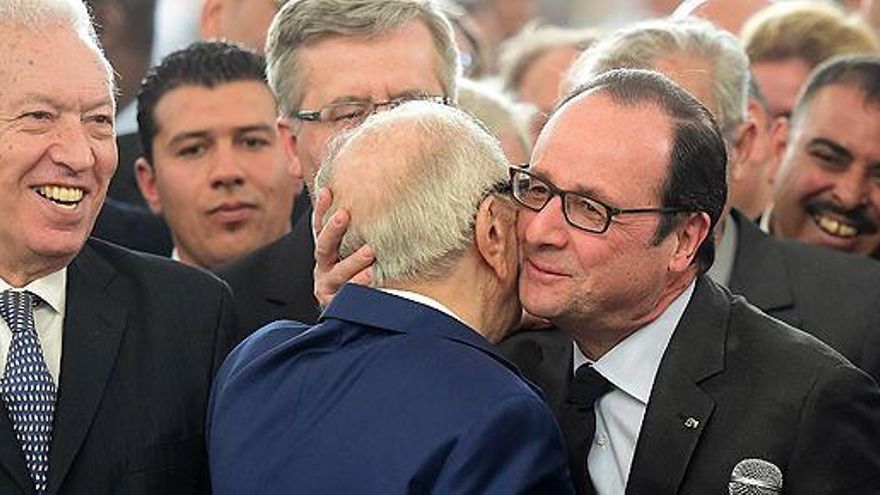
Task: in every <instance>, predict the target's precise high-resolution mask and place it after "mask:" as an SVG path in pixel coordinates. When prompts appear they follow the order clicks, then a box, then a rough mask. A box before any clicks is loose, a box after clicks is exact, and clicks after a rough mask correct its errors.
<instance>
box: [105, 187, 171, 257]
mask: <svg viewBox="0 0 880 495" xmlns="http://www.w3.org/2000/svg"><path fill="white" fill-rule="evenodd" d="M92 236H94V237H97V238H98V239H103V240H105V241H109V242H112V243H114V244H118V245H120V246H123V247H127V248H129V249H134V250H135V251H142V252H144V253H150V254H155V255H158V256H166V257H167V256H170V255H171V249H172V248H173V247H174V243H173V242H172V241H171V231H170V230H169V229H168V225H167V224H166V223H165V220H163V219H162V217H160V216H158V215H155V214H153V212H152V211H150V210H147V209H146V207H143V208H142V207H140V206H135V205H132V204H128V203H123V202H121V201H118V200H115V199H113V198H107V199H106V200H105V201H104V206H102V207H101V213H99V214H98V219H97V220H96V221H95V228H94V229H93V230H92Z"/></svg>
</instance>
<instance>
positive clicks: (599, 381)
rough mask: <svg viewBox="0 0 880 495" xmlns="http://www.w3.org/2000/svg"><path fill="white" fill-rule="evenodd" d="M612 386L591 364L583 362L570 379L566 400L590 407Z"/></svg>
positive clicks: (582, 406)
mask: <svg viewBox="0 0 880 495" xmlns="http://www.w3.org/2000/svg"><path fill="white" fill-rule="evenodd" d="M612 388H614V386H613V385H611V382H609V381H608V380H606V379H605V377H604V376H602V375H601V374H600V373H599V372H598V371H596V369H595V368H593V366H592V365H589V364H584V365H581V366H580V367H578V369H577V372H575V374H574V379H573V380H572V381H571V388H570V390H569V394H568V400H569V402H571V403H572V404H574V405H576V406H578V407H580V408H587V409H591V408H592V407H593V404H595V403H596V401H597V400H599V397H602V396H603V395H605V394H606V393H608V392H610V391H611V389H612Z"/></svg>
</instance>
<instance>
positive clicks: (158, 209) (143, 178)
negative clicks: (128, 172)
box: [134, 156, 162, 215]
mask: <svg viewBox="0 0 880 495" xmlns="http://www.w3.org/2000/svg"><path fill="white" fill-rule="evenodd" d="M134 176H135V178H137V185H138V189H140V190H141V195H143V197H144V199H145V200H147V205H148V206H149V207H150V210H151V211H152V212H153V213H155V214H156V215H161V214H162V201H161V200H160V199H159V191H158V189H157V188H156V172H155V170H153V167H152V166H150V162H148V161H147V159H146V158H145V157H143V156H142V157H140V158H138V159H137V160H135V162H134Z"/></svg>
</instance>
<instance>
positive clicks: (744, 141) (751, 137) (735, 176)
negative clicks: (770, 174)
mask: <svg viewBox="0 0 880 495" xmlns="http://www.w3.org/2000/svg"><path fill="white" fill-rule="evenodd" d="M735 132H736V136H735V139H734V142H733V157H732V160H731V161H730V178H731V180H733V181H739V180H742V179H743V178H744V177H746V176H748V173H749V172H748V167H749V166H750V165H751V164H752V163H754V161H753V159H754V156H755V152H756V150H755V147H756V144H757V139H756V138H757V136H758V124H757V123H756V122H755V120H754V119H752V118H751V117H748V118H747V119H746V120H745V122H743V123H741V124H740V125H738V126H737V128H736V131H735Z"/></svg>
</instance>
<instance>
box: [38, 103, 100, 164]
mask: <svg viewBox="0 0 880 495" xmlns="http://www.w3.org/2000/svg"><path fill="white" fill-rule="evenodd" d="M49 157H50V158H51V159H52V161H53V162H54V163H56V164H58V165H62V166H64V167H67V168H69V169H70V170H71V171H73V172H74V173H77V174H78V173H81V172H83V171H85V170H88V169H89V168H91V167H93V166H94V165H95V143H94V141H93V138H92V137H91V136H90V135H89V133H88V130H87V129H86V126H85V124H83V123H82V121H81V120H80V119H76V118H72V117H70V118H68V117H63V116H62V117H60V118H59V120H58V123H57V126H56V128H55V136H54V142H53V143H52V145H51V147H50V148H49Z"/></svg>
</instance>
